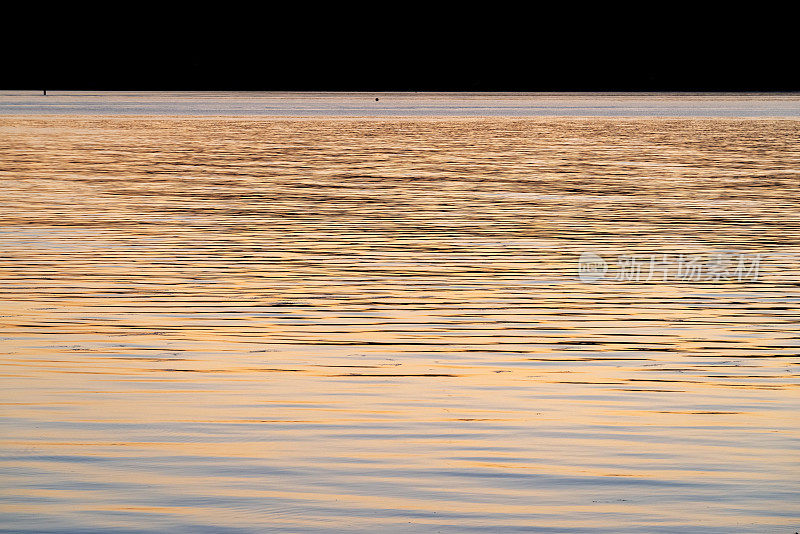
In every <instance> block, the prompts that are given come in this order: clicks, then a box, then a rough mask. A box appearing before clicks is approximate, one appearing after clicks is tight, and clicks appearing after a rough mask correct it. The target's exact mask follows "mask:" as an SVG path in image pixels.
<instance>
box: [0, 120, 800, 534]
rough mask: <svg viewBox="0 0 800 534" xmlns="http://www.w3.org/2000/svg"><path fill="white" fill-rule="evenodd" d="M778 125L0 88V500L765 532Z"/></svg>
mask: <svg viewBox="0 0 800 534" xmlns="http://www.w3.org/2000/svg"><path fill="white" fill-rule="evenodd" d="M799 134H800V122H798V121H797V120H792V119H757V120H756V119H735V118H719V119H701V118H691V119H689V118H685V119H681V118H524V119H521V118H516V119H515V118H502V117H492V118H479V117H477V118H458V117H437V118H430V117H427V118H418V117H405V118H400V117H394V118H386V117H383V118H375V117H373V118H330V117H327V118H325V117H310V118H274V117H273V118H259V117H238V118H232V117H229V118H221V117H204V118H189V117H158V118H153V117H138V118H134V117H99V116H95V117H88V116H72V117H63V116H50V117H44V116H33V117H10V116H6V117H0V155H2V159H1V160H0V178H1V179H2V184H3V194H2V196H1V197H0V243H2V249H0V250H2V255H0V282H2V283H1V284H0V299H2V308H0V347H2V350H3V354H4V358H3V370H2V374H3V378H2V381H3V388H2V390H0V402H2V408H0V413H2V415H3V423H4V424H3V430H2V435H0V447H1V448H2V452H3V455H2V461H3V466H2V470H3V484H2V487H3V490H2V515H3V518H4V520H3V523H4V524H3V525H0V532H110V531H114V532H225V533H228V532H230V533H241V532H264V531H270V532H272V531H275V532H337V531H347V532H384V531H386V532H469V531H472V530H477V531H485V532H516V531H526V532H527V531H534V532H608V533H617V532H707V533H711V532H714V533H717V532H719V533H723V532H724V533H726V534H727V533H730V532H790V531H791V532H794V530H792V529H797V528H798V526H800V512H798V506H797V503H798V500H799V499H798V498H799V497H800V495H799V493H800V492H799V491H798V484H797V478H798V455H797V449H798V445H800V443H799V441H798V440H800V425H798V417H797V410H798V408H799V407H800V402H798V401H799V400H800V398H799V395H798V392H799V391H800V390H798V384H799V383H800V382H798V377H799V371H800V354H799V350H798V346H799V343H798V340H799V339H800V337H798V332H799V331H800V328H799V327H798V324H799V323H798V302H800V291H799V288H800V285H799V284H800V259H799V258H800V256H798V254H800V209H798V208H800V205H799V201H798V199H800V181H799V180H798V174H799V173H800V148H799V147H800V144H798V139H799V138H800V135H799ZM719 250H741V251H746V252H748V253H752V254H756V253H758V254H760V255H761V256H760V257H761V265H760V272H759V277H758V280H755V281H752V280H745V281H738V280H721V281H688V282H679V281H672V282H659V281H658V280H651V281H648V282H643V281H640V282H636V281H625V280H614V279H607V280H600V281H597V282H594V283H590V282H585V281H582V280H580V279H579V277H578V258H579V257H580V256H581V254H582V253H583V252H586V251H590V252H594V253H596V254H598V255H599V256H601V257H603V258H604V259H606V260H608V261H609V263H612V264H613V262H614V260H615V258H617V257H619V256H620V255H623V254H640V255H645V256H646V255H652V254H665V253H669V254H677V253H684V254H707V253H713V252H715V251H719Z"/></svg>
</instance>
